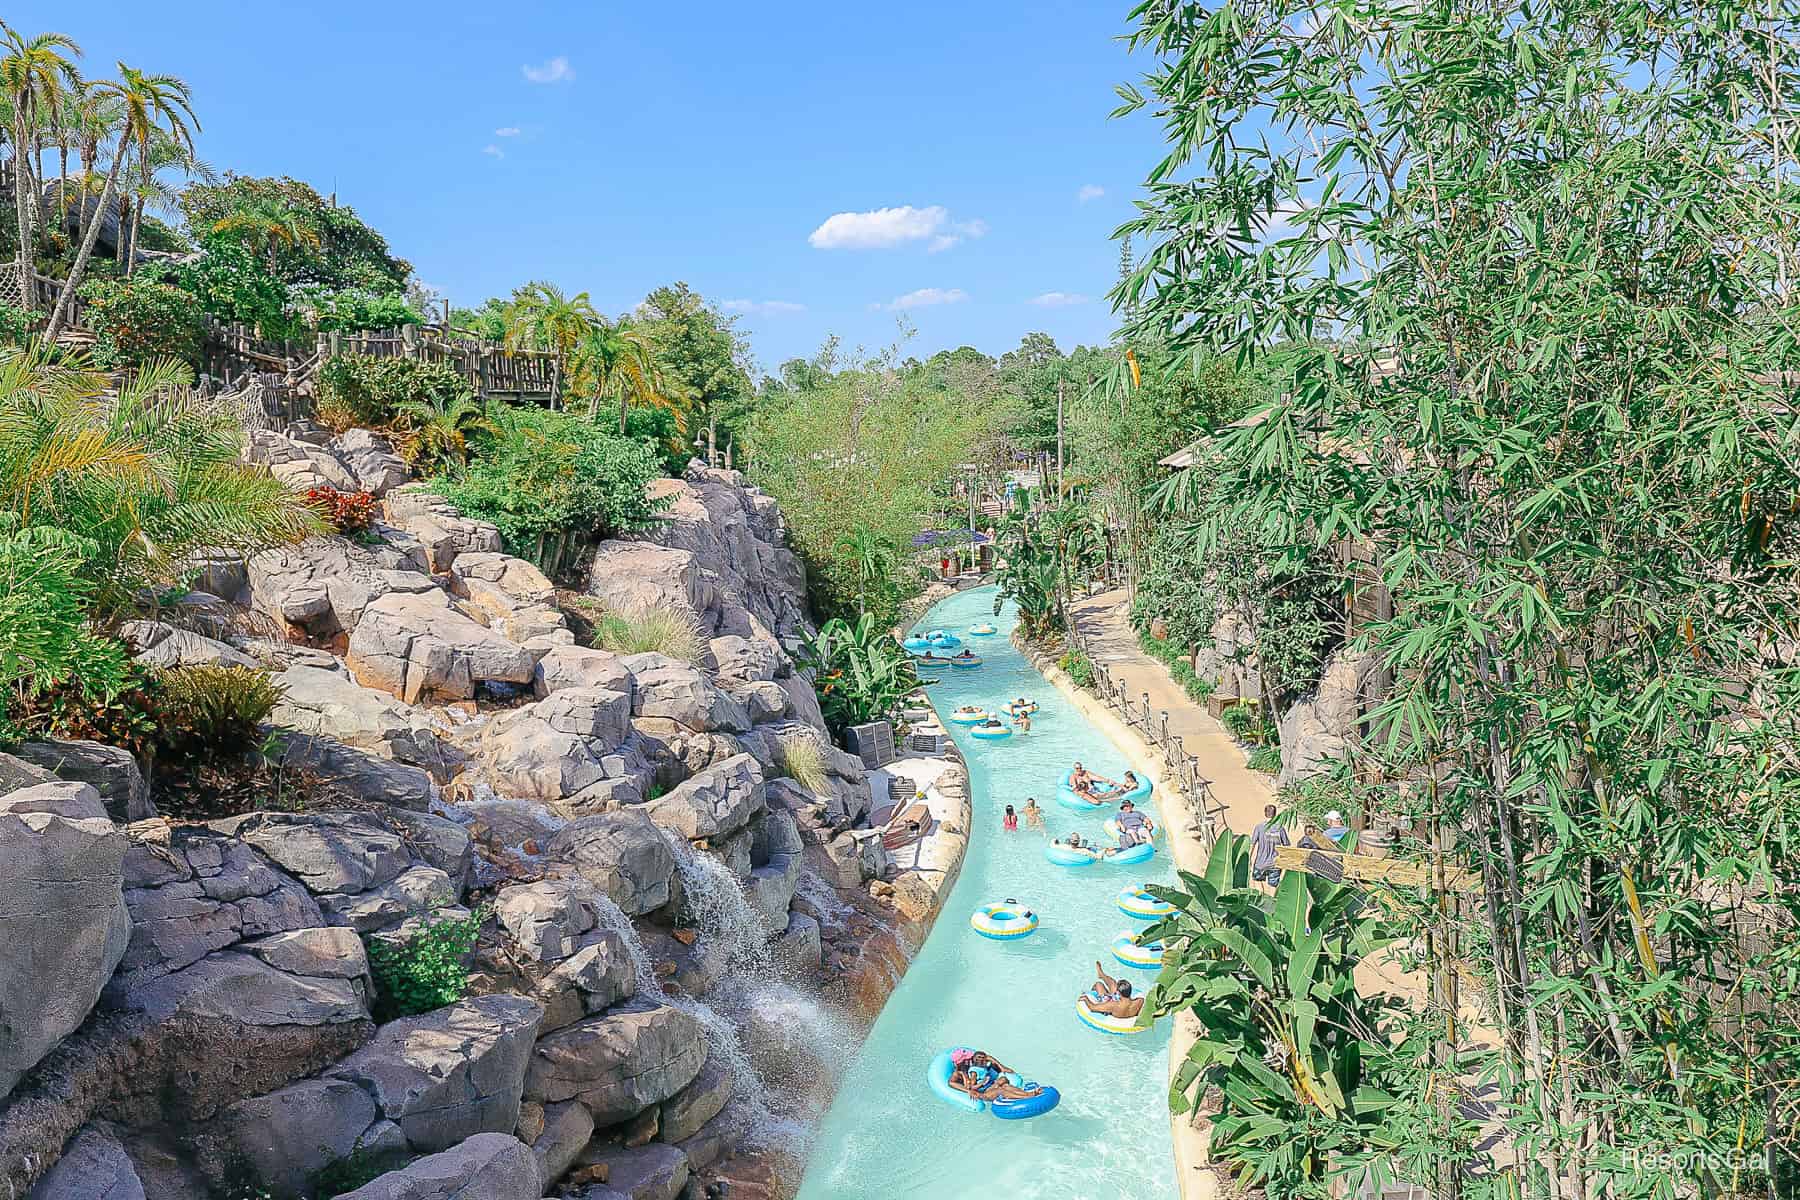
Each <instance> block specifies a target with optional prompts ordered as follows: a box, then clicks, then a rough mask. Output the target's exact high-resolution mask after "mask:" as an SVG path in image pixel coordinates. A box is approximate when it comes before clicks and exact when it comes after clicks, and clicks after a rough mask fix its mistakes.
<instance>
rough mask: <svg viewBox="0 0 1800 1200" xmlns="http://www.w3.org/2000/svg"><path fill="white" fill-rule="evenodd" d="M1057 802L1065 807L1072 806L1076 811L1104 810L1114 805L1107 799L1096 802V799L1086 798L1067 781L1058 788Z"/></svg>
mask: <svg viewBox="0 0 1800 1200" xmlns="http://www.w3.org/2000/svg"><path fill="white" fill-rule="evenodd" d="M1056 802H1057V803H1058V804H1060V805H1062V806H1063V807H1064V808H1072V809H1074V810H1075V811H1076V812H1104V811H1106V810H1107V809H1109V808H1111V807H1112V805H1111V804H1108V803H1106V802H1105V801H1102V802H1100V803H1098V804H1096V803H1094V801H1092V800H1089V799H1086V798H1085V797H1083V796H1082V795H1081V794H1080V793H1078V792H1077V791H1076V790H1075V789H1074V788H1072V787H1070V786H1069V785H1068V784H1066V783H1065V784H1062V785H1060V786H1059V787H1058V788H1057V789H1056Z"/></svg>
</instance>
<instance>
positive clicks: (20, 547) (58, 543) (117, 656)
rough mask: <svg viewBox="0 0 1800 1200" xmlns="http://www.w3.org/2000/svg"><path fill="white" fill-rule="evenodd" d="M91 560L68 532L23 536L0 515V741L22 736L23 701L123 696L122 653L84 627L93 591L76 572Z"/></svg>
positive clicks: (126, 672) (43, 530) (11, 519)
mask: <svg viewBox="0 0 1800 1200" xmlns="http://www.w3.org/2000/svg"><path fill="white" fill-rule="evenodd" d="M94 553H95V548H94V546H93V545H92V544H91V543H89V542H85V541H83V540H81V539H79V538H76V537H75V536H74V535H72V534H70V533H68V532H67V531H66V530H61V529H56V528H51V527H46V526H41V525H40V526H32V527H30V528H27V529H20V528H19V526H18V518H17V517H16V516H15V515H14V514H12V513H0V706H3V707H0V739H6V738H12V737H17V736H19V735H20V734H21V733H22V732H23V730H22V729H21V727H20V726H19V725H18V724H17V722H18V721H19V720H20V719H21V718H22V717H23V716H24V714H23V713H22V712H21V711H20V710H21V707H22V706H21V701H26V700H35V699H38V698H41V697H43V696H44V695H46V694H48V693H50V692H52V691H53V690H54V689H58V688H64V687H70V686H77V685H78V686H79V687H80V688H81V689H83V690H84V691H85V692H87V693H89V694H92V695H95V696H99V697H103V698H107V699H110V698H112V697H115V696H117V695H118V694H119V693H120V692H122V691H124V690H125V688H126V686H127V684H128V682H129V680H130V678H131V672H130V669H129V667H128V665H127V660H126V654H125V647H124V646H123V645H122V644H121V643H119V642H118V641H116V640H114V639H112V638H106V637H101V636H99V635H97V634H95V633H94V631H93V629H92V627H91V626H90V625H89V623H88V606H89V603H90V601H91V600H92V597H93V593H94V584H93V582H92V580H90V579H88V578H85V577H84V576H83V574H82V570H81V568H82V565H83V563H85V562H86V561H87V560H88V559H90V558H91V557H92V556H93V554H94Z"/></svg>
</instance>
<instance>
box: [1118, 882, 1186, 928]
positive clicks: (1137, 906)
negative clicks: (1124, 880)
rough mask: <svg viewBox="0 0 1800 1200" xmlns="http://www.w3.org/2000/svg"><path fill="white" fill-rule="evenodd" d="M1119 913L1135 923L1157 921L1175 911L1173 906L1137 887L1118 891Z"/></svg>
mask: <svg viewBox="0 0 1800 1200" xmlns="http://www.w3.org/2000/svg"><path fill="white" fill-rule="evenodd" d="M1118 904H1119V911H1120V912H1122V913H1124V914H1125V915H1126V916H1128V917H1130V918H1132V919H1133V920H1136V921H1159V920H1161V919H1162V918H1164V917H1166V916H1168V915H1169V914H1170V913H1172V912H1174V911H1175V906H1174V905H1173V904H1170V903H1168V902H1167V901H1164V900H1158V899H1157V898H1156V897H1155V896H1152V895H1151V894H1150V893H1149V892H1146V891H1145V890H1144V889H1143V888H1141V887H1137V886H1135V885H1134V886H1131V887H1125V888H1121V889H1119V898H1118Z"/></svg>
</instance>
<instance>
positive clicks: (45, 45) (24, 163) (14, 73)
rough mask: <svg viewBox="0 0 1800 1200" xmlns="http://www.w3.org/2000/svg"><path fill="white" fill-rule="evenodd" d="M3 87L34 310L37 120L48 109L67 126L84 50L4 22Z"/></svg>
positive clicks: (25, 292)
mask: <svg viewBox="0 0 1800 1200" xmlns="http://www.w3.org/2000/svg"><path fill="white" fill-rule="evenodd" d="M0 49H3V50H4V54H3V55H0V89H3V90H4V91H5V94H6V99H7V102H8V103H9V104H10V105H11V107H12V129H11V134H12V151H13V155H12V157H13V176H14V178H13V206H14V208H15V210H16V215H17V218H18V223H19V294H20V295H21V296H22V297H23V303H24V305H25V307H26V308H31V307H33V306H34V303H35V297H36V296H37V288H36V284H35V281H34V280H33V274H34V266H33V263H34V258H33V254H32V247H33V244H34V241H33V232H34V226H35V225H36V222H37V206H38V200H39V195H38V186H37V181H36V176H37V166H38V148H39V142H38V130H37V117H38V114H39V112H40V111H43V112H44V113H45V114H46V115H47V116H48V117H49V118H50V119H51V120H52V121H53V122H55V123H56V124H57V125H58V126H60V125H61V122H62V108H63V97H64V90H63V89H64V88H65V87H67V88H70V89H73V88H77V87H79V86H80V84H81V72H80V70H79V69H77V67H76V66H75V63H74V62H73V61H72V60H71V58H70V57H69V56H70V55H71V54H73V55H75V56H76V57H79V56H80V54H81V47H80V46H78V45H76V43H75V40H74V39H73V38H71V37H69V36H68V35H67V34H64V33H40V34H36V35H35V36H32V37H26V36H25V35H24V34H22V33H20V32H19V31H18V30H16V29H14V28H13V27H12V26H11V25H8V24H6V23H5V22H4V21H0Z"/></svg>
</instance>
